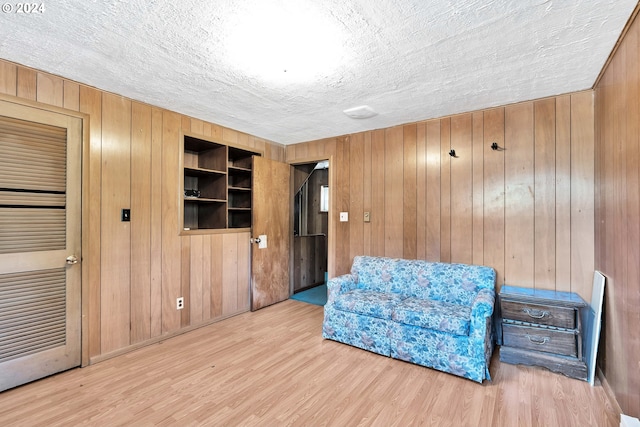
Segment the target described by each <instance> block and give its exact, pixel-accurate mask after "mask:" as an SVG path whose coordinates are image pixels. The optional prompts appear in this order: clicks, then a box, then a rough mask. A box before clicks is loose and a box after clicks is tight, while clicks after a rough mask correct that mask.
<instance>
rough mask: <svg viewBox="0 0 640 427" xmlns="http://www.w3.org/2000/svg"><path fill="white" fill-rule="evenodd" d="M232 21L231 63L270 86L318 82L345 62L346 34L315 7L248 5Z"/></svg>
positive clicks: (275, 0) (277, 2)
mask: <svg viewBox="0 0 640 427" xmlns="http://www.w3.org/2000/svg"><path fill="white" fill-rule="evenodd" d="M248 3H250V4H245V5H244V6H245V7H241V8H239V9H238V12H237V15H236V16H235V17H234V18H233V19H232V20H231V21H230V22H229V24H230V26H231V29H230V32H229V36H228V38H227V39H226V43H225V44H226V51H227V52H226V54H227V55H226V56H227V57H228V60H229V65H230V66H231V67H233V68H235V69H236V70H237V71H238V72H240V73H243V74H246V75H248V76H250V77H254V78H258V79H260V80H263V81H266V82H268V83H282V84H290V83H301V82H307V81H313V80H317V79H319V78H321V77H323V76H327V75H330V74H331V72H333V71H335V69H336V68H337V67H338V66H339V65H340V63H342V60H343V58H342V57H343V44H344V35H343V31H342V30H341V29H340V27H339V26H338V22H336V21H335V20H334V19H331V18H330V17H329V16H325V15H323V13H321V11H320V10H319V9H317V7H316V6H314V4H313V3H309V2H302V1H300V2H287V1H283V0H270V1H261V2H255V3H254V2H248Z"/></svg>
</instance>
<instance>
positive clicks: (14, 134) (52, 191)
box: [0, 101, 82, 391]
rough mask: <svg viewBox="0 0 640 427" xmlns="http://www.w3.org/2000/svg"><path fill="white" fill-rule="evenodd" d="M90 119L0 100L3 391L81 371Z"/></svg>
mask: <svg viewBox="0 0 640 427" xmlns="http://www.w3.org/2000/svg"><path fill="white" fill-rule="evenodd" d="M81 151H82V120H81V119H79V118H77V117H70V116H66V115H64V114H60V113H57V112H51V111H46V110H42V109H39V108H35V107H30V106H25V105H21V104H15V103H12V102H7V101H0V391H2V390H6V389H8V388H11V387H15V386H17V385H20V384H24V383H26V382H29V381H33V380H35V379H38V378H42V377H45V376H48V375H51V374H54V373H57V372H60V371H63V370H66V369H69V368H73V367H75V366H78V365H80V360H81V345H80V340H81V339H80V332H81V302H80V301H81V298H80V292H81V268H80V265H81V263H80V260H81V254H80V232H81V224H80V221H81V157H82V156H81Z"/></svg>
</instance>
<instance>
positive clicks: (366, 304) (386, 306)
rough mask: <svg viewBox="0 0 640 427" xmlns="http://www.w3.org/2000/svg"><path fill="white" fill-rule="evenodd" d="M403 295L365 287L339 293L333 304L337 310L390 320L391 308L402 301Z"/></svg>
mask: <svg viewBox="0 0 640 427" xmlns="http://www.w3.org/2000/svg"><path fill="white" fill-rule="evenodd" d="M403 298H404V297H403V296H402V295H398V294H392V293H387V292H378V291H371V290H367V289H353V290H351V291H348V292H345V293H344V294H341V295H339V296H338V297H337V298H336V300H335V302H334V306H335V308H336V309H337V310H342V311H348V312H351V313H357V314H362V315H365V316H372V317H377V318H378V319H385V320H391V313H393V308H394V307H395V306H396V305H398V304H399V303H400V302H402V299H403Z"/></svg>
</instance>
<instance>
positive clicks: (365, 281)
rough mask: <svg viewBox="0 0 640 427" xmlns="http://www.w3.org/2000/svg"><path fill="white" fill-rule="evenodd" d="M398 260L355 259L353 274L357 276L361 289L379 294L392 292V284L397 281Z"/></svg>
mask: <svg viewBox="0 0 640 427" xmlns="http://www.w3.org/2000/svg"><path fill="white" fill-rule="evenodd" d="M397 261H398V260H397V259H393V258H384V257H372V256H357V257H355V258H354V259H353V265H352V266H351V274H353V275H355V277H356V278H357V279H356V283H357V287H358V288H359V289H369V290H372V291H377V292H391V282H392V281H393V280H397V278H395V277H394V276H395V275H396V271H395V270H396V264H397Z"/></svg>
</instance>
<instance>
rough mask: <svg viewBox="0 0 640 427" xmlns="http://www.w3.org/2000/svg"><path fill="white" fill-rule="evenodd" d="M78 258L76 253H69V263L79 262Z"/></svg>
mask: <svg viewBox="0 0 640 427" xmlns="http://www.w3.org/2000/svg"><path fill="white" fill-rule="evenodd" d="M77 263H78V258H77V257H76V256H75V255H69V256H68V257H67V264H77Z"/></svg>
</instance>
